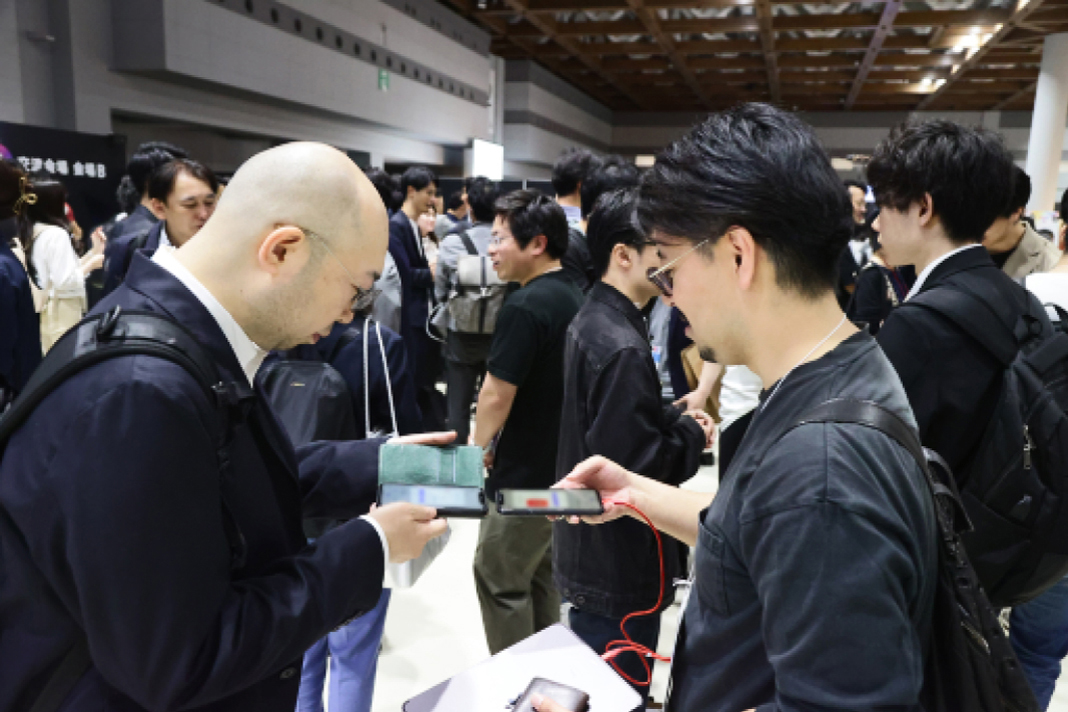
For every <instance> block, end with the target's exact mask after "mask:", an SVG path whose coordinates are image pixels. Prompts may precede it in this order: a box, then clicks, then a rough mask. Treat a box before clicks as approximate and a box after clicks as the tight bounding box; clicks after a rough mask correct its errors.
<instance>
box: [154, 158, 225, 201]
mask: <svg viewBox="0 0 1068 712" xmlns="http://www.w3.org/2000/svg"><path fill="white" fill-rule="evenodd" d="M179 173H186V174H188V175H190V176H192V177H194V178H196V179H197V180H199V181H202V182H204V183H207V184H208V186H210V187H211V192H213V193H218V192H219V179H218V178H216V177H215V174H214V173H212V172H211V169H210V168H208V167H207V166H205V165H202V164H200V163H197V162H196V161H193V160H190V159H188V158H176V159H175V160H173V161H169V162H167V163H164V164H163V165H162V166H160V167H159V168H157V169H156V170H155V172H154V173H152V176H151V177H150V178H149V179H148V197H149V198H152V199H154V200H158V201H160V202H162V203H166V202H167V198H169V197H170V195H171V193H172V192H174V182H175V181H176V180H177V179H178V174H179Z"/></svg>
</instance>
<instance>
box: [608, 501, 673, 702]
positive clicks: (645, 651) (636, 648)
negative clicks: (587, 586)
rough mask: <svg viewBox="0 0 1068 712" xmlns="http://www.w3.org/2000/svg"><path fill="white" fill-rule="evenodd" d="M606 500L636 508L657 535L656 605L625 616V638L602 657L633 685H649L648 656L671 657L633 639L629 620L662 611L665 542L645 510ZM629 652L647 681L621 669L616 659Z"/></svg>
mask: <svg viewBox="0 0 1068 712" xmlns="http://www.w3.org/2000/svg"><path fill="white" fill-rule="evenodd" d="M605 502H607V503H608V504H614V505H617V506H620V507H626V508H627V509H631V510H634V511H635V512H637V514H638V516H640V517H641V518H642V519H644V520H645V523H646V524H648V525H649V528H650V529H652V530H653V535H654V536H656V553H657V556H658V557H659V558H660V593H659V595H658V596H657V597H656V605H655V606H653V607H652V608H650V609H649V610H647V611H637V612H635V613H630V614H628V615H627V616H625V617H624V618H623V620H622V621H620V623H619V629H620V630H621V631H622V632H623V640H613V641H612V642H611V643H609V644H608V645H607V646H605V652H604V655H602V656H601V658H603V659H604V660H606V661H607V662H608V663H609V664H610V665H611V666H612V667H613V668H615V671H616V672H618V673H619V674H620V675H621V676H622V677H623V678H624V679H625V680H626V681H627V682H629V683H631V684H632V685H641V686H645V687H647V686H649V685H650V684H652V682H653V673H652V670H650V669H649V663H648V662H647V661H646V658H653V659H654V660H659V661H661V662H664V663H670V662H671V658H669V657H665V656H663V655H660V654H658V653H657V652H656V651H655V650H650V649H649V648H647V647H645V646H644V645H640V644H638V643H635V642H634V641H633V640H631V637H630V635H629V634H628V633H627V621H629V620H630V619H631V618H637V617H638V616H648V615H653V614H655V613H658V612H659V611H660V605H661V604H662V603H663V602H664V547H663V544H662V543H661V542H660V532H659V531H657V529H656V527H655V526H653V522H652V521H651V520H650V519H649V517H647V516H645V512H643V511H642V510H640V509H638V508H637V507H635V506H634V505H633V504H630V503H629V502H620V501H618V500H614V499H606V500H605ZM628 652H630V653H637V654H638V656H639V657H638V659H639V660H641V661H642V667H644V668H645V677H646V681H645V682H641V681H639V680H635V679H634V678H632V677H631V676H630V675H628V674H627V673H625V672H623V670H621V669H620V667H619V664H618V663H617V662H616V660H615V659H616V657H617V656H619V655H620V654H622V653H628Z"/></svg>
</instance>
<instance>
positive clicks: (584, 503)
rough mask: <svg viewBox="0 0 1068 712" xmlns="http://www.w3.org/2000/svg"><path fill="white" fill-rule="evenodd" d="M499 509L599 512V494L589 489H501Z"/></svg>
mask: <svg viewBox="0 0 1068 712" xmlns="http://www.w3.org/2000/svg"><path fill="white" fill-rule="evenodd" d="M500 494H501V511H502V512H504V511H505V510H513V511H525V512H535V513H538V514H541V513H545V514H563V513H568V514H601V513H602V512H603V511H604V507H603V506H602V505H601V495H600V494H599V493H598V492H597V490H591V489H546V490H523V489H513V490H508V489H502V490H501V491H500Z"/></svg>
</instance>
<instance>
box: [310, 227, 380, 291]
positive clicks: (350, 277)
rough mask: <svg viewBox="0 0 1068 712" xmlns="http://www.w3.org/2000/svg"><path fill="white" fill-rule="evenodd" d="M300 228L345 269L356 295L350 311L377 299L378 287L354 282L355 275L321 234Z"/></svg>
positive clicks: (355, 280)
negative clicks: (365, 287)
mask: <svg viewBox="0 0 1068 712" xmlns="http://www.w3.org/2000/svg"><path fill="white" fill-rule="evenodd" d="M300 229H301V230H302V231H303V232H304V234H305V235H308V236H309V237H314V238H315V239H317V240H318V241H319V243H320V244H321V245H322V246H323V249H325V250H326V253H327V254H328V255H330V256H331V257H333V258H334V261H335V262H337V263H338V264H339V265H341V269H343V270H345V274H347V275H348V276H349V279H350V280H352V283H353V286H354V287H356V295H355V296H353V298H352V311H354V312H358V311H363V310H364V309H367V308H368V307H370V306H371V305H372V304H374V303H375V299H377V298H378V295H379V294H381V293H382V290H381V289H378V288H377V287H372V288H371V289H364V288H362V287H361V286H360V285H358V284H356V282H357V279H356V277H355V276H354V275H353V274H352V272H349V268H348V267H346V266H345V263H344V262H342V261H341V260H339V259H338V258H337V255H335V254H334V251H333V250H331V249H330V245H328V244H326V240H324V239H323V236H322V235H319V234H317V233H314V232H312V231H311V230H308V229H307V228H303V227H302V228H300Z"/></svg>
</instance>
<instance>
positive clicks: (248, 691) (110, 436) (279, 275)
mask: <svg viewBox="0 0 1068 712" xmlns="http://www.w3.org/2000/svg"><path fill="white" fill-rule="evenodd" d="M385 252H386V215H385V210H384V209H383V207H382V204H381V201H380V200H379V199H378V196H377V195H376V193H375V191H374V189H373V187H372V186H371V185H370V183H369V182H368V181H367V180H366V179H365V178H364V177H363V174H362V173H361V172H360V170H359V169H358V168H357V167H356V166H355V164H353V163H352V162H351V161H350V160H349V159H348V158H347V157H345V155H344V154H342V153H340V152H338V151H336V150H334V149H332V148H329V147H327V146H323V145H320V144H308V143H291V144H286V145H285V146H280V147H278V148H274V149H271V150H269V151H265V152H263V153H261V154H259V155H257V156H255V157H253V158H252V159H250V160H249V161H248V162H247V163H246V164H245V165H244V166H243V167H242V168H241V169H240V170H239V171H238V172H237V174H236V175H235V176H234V179H233V182H231V183H230V187H229V189H228V190H227V192H226V198H225V199H224V200H223V201H222V202H221V203H220V206H219V209H218V211H217V212H216V213H215V215H214V216H213V218H212V220H211V221H209V223H208V224H207V225H205V227H204V228H203V230H201V232H200V233H199V234H198V235H197V236H196V238H194V239H193V240H191V241H190V242H188V243H187V244H186V245H184V246H183V248H182V249H181V250H180V251H174V250H170V249H160V250H159V251H158V252H157V253H156V255H155V257H154V258H153V259H152V260H151V261H150V260H148V259H147V258H146V257H145V256H144V255H141V254H137V255H134V257H133V261H132V265H131V268H130V273H129V276H128V279H127V280H126V282H125V283H124V284H123V286H122V287H120V288H119V289H117V290H116V291H115V292H114V293H113V294H111V295H110V296H109V297H107V298H106V299H105V300H103V301H102V302H101V303H100V304H99V305H98V307H97V311H105V310H110V309H112V308H113V307H116V306H121V307H122V308H123V309H125V310H146V311H150V312H155V313H159V314H163V315H166V316H169V317H170V318H171V319H173V320H174V321H176V322H178V323H179V324H181V325H182V326H184V327H185V328H186V329H188V330H189V331H190V332H191V333H192V335H193V336H194V337H195V338H196V339H197V340H198V341H199V342H200V343H201V344H202V346H203V347H204V349H205V350H206V351H207V352H208V354H209V355H210V356H211V357H212V358H213V359H214V360H215V362H216V365H217V368H218V370H219V372H220V375H221V377H222V379H223V380H224V381H225V382H238V383H243V384H244V386H246V387H251V386H252V384H253V382H254V377H255V372H256V370H257V369H258V368H259V365H260V363H261V362H262V360H263V357H264V356H265V355H266V353H267V351H269V350H273V349H287V348H292V347H294V346H296V345H297V344H299V343H309V342H315V341H318V340H319V339H320V338H321V336H322V335H324V334H326V333H327V332H329V331H330V328H331V325H332V324H333V323H334V322H335V321H339V320H340V321H348V320H351V318H352V308H353V305H354V302H357V301H359V298H360V297H361V296H362V295H363V294H364V292H365V290H367V289H369V288H370V286H371V284H372V283H373V281H374V279H375V277H376V275H377V272H378V271H379V270H380V269H381V268H382V261H383V257H384V255H385ZM242 405H244V406H245V408H244V410H243V416H244V417H243V418H240V419H235V420H234V422H232V423H231V425H232V429H231V430H230V443H231V444H230V446H229V448H228V454H229V467H228V468H226V469H225V471H224V470H223V468H221V467H220V463H219V460H218V456H219V453H218V450H217V448H216V439H217V437H218V435H219V432H218V429H219V427H220V422H219V420H220V419H219V413H218V409H217V406H215V405H214V404H213V403H212V402H211V401H209V399H208V398H207V397H206V395H205V393H204V392H203V390H202V388H201V386H200V385H199V384H198V382H197V380H196V379H195V378H194V377H193V376H192V375H191V374H190V373H189V372H188V371H186V370H185V369H183V368H181V367H179V366H177V365H176V364H174V363H172V362H170V361H165V360H162V359H159V358H155V357H152V356H145V355H141V356H126V357H117V358H112V359H109V360H105V361H103V362H101V363H98V364H96V365H93V366H90V367H88V368H86V369H85V370H84V371H81V372H80V373H78V374H76V375H74V376H72V377H70V378H69V379H67V380H66V381H65V382H64V383H62V384H61V385H60V386H58V387H57V388H56V390H55V391H53V392H52V393H51V394H50V395H49V396H47V397H46V398H45V399H44V400H43V401H42V402H41V404H40V405H39V406H38V408H37V409H36V411H35V412H34V413H33V414H32V415H31V416H30V417H29V419H28V420H27V421H26V422H25V424H24V425H23V426H22V427H21V428H20V429H19V430H17V431H16V432H15V433H14V435H13V436H12V438H11V440H10V441H9V443H8V445H7V447H6V449H5V450H4V452H3V454H2V460H0V511H2V516H0V561H3V562H4V564H3V566H4V573H3V576H0V711H2V712H14V711H15V710H25V709H30V708H31V707H32V706H33V704H34V701H35V700H36V699H37V698H38V697H39V696H40V695H41V693H42V691H43V690H45V689H46V688H47V685H48V681H49V680H50V679H51V677H52V676H53V675H54V674H55V672H56V670H57V669H59V667H60V665H61V661H62V660H64V659H65V657H66V656H67V655H68V653H69V651H71V650H75V649H77V648H78V647H79V645H80V643H83V642H84V643H86V644H87V648H88V651H89V657H90V663H89V664H88V666H87V667H84V666H79V668H80V671H79V673H78V675H77V680H78V682H77V683H76V685H75V686H74V687H73V689H72V691H71V692H70V693H69V694H68V695H67V696H66V699H65V701H64V702H63V704H62V706H61V708H60V709H61V710H63V711H64V712H73V711H74V710H88V709H92V710H98V711H100V712H105V711H107V712H118V711H120V710H121V711H122V712H129V711H135V710H145V709H154V710H156V709H183V710H193V709H195V710H226V711H227V712H231V711H233V710H239V711H240V710H248V711H249V712H252V711H255V712H264V711H266V712H275V711H277V712H292V710H293V709H294V706H295V702H296V697H297V690H298V686H299V682H300V666H301V656H302V655H303V653H304V651H305V650H306V649H307V648H308V647H310V646H311V645H312V643H314V642H315V641H316V640H318V639H320V638H322V637H323V636H324V635H326V634H327V633H328V632H330V631H331V630H333V629H335V628H337V627H338V626H340V625H342V624H344V623H345V622H346V621H348V620H350V619H351V618H352V617H354V616H357V615H360V614H361V613H362V612H365V611H368V610H370V609H371V608H372V607H373V606H374V605H375V603H376V602H377V601H378V599H379V596H380V593H381V583H382V575H383V571H384V566H385V563H386V561H387V560H389V561H394V562H399V561H404V560H407V559H410V558H413V557H415V556H417V555H418V554H419V553H420V552H421V551H422V548H423V545H424V544H425V543H426V542H427V541H428V540H429V539H431V538H433V537H435V536H438V535H439V534H441V533H442V532H443V531H444V530H445V523H444V521H442V520H435V519H433V517H434V515H435V511H434V510H433V509H431V508H427V507H418V506H415V505H410V504H400V505H389V506H386V507H381V508H379V509H377V510H375V511H374V512H372V513H370V514H365V513H366V512H367V511H368V508H369V506H370V504H371V503H372V501H373V499H374V496H375V489H376V486H377V453H378V447H379V445H380V443H381V440H367V441H362V442H342V443H326V442H322V443H311V444H310V445H307V446H304V447H301V448H299V449H297V450H294V448H293V446H292V445H291V444H290V442H289V439H288V437H287V436H286V434H285V432H284V431H283V430H282V428H281V426H280V424H279V422H278V421H277V419H276V418H275V416H274V414H273V413H272V412H271V410H270V407H269V406H268V405H267V403H266V401H265V399H264V398H262V397H260V396H259V394H256V395H255V396H254V397H253V398H251V399H249V400H248V401H247V402H243V403H242ZM448 440H451V434H450V435H448V436H444V435H439V436H436V437H435V436H421V437H420V438H419V440H418V441H420V442H427V443H443V442H446V441H448ZM361 515H362V516H361ZM305 516H310V517H333V518H340V519H350V518H351V521H348V522H346V523H345V524H342V525H340V526H339V527H337V528H336V529H334V530H332V531H331V532H329V533H327V534H325V535H324V536H323V537H321V538H320V539H318V540H317V541H316V542H315V544H313V545H308V544H307V543H306V541H305V538H304V533H303V531H302V528H301V523H302V517H305ZM228 528H229V529H230V530H231V532H232V530H233V529H234V528H236V530H237V531H238V532H239V533H240V539H241V540H242V541H243V542H244V547H243V548H244V551H245V556H244V563H242V564H240V565H239V567H238V568H236V569H234V568H232V566H231V541H232V540H233V539H235V538H237V537H234V536H227V529H228Z"/></svg>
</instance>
